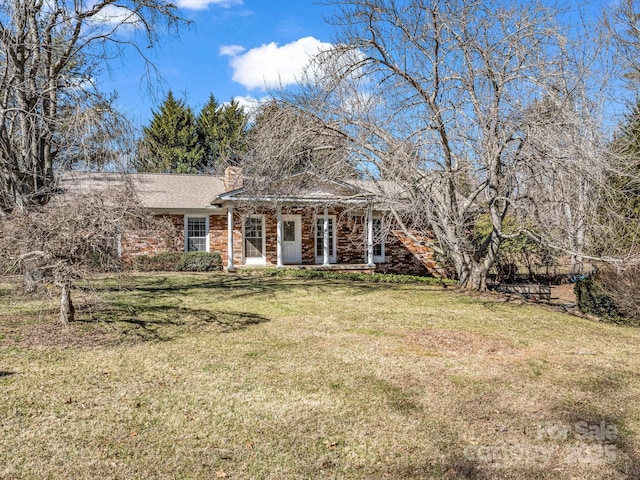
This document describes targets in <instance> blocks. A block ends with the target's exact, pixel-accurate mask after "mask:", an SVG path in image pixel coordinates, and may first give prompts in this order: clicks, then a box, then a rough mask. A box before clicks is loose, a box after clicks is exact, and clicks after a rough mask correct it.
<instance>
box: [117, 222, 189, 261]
mask: <svg viewBox="0 0 640 480" xmlns="http://www.w3.org/2000/svg"><path fill="white" fill-rule="evenodd" d="M166 220H167V225H166V231H164V232H161V233H160V234H159V233H158V232H157V231H145V230H140V231H135V232H133V231H126V232H123V234H122V236H121V238H120V245H121V248H122V260H123V262H124V263H125V264H130V263H131V261H132V259H133V257H137V256H140V255H155V254H157V253H162V252H181V251H182V250H184V217H183V216H182V215H166Z"/></svg>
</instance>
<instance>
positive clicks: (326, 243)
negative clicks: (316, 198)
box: [322, 208, 335, 266]
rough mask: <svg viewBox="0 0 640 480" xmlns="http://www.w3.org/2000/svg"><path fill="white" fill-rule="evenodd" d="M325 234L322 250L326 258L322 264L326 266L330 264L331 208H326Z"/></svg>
mask: <svg viewBox="0 0 640 480" xmlns="http://www.w3.org/2000/svg"><path fill="white" fill-rule="evenodd" d="M333 228H335V225H334V226H333ZM323 233H324V236H323V239H322V247H323V248H322V252H323V254H324V259H323V262H322V264H323V265H324V266H328V265H329V209H328V208H325V209H324V230H323Z"/></svg>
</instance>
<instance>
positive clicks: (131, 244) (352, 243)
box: [122, 207, 440, 276]
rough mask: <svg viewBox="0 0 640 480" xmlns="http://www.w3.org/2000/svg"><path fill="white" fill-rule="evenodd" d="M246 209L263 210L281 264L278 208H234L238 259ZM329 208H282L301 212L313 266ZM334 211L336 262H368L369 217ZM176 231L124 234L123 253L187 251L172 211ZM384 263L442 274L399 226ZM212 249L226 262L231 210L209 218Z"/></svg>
mask: <svg viewBox="0 0 640 480" xmlns="http://www.w3.org/2000/svg"><path fill="white" fill-rule="evenodd" d="M247 214H258V215H264V220H265V221H264V223H265V225H264V235H265V257H266V263H267V265H276V263H277V258H276V252H277V245H276V239H277V235H276V228H277V222H276V212H275V209H262V210H258V211H249V210H242V209H239V208H236V209H234V218H233V260H234V263H235V264H236V265H242V264H243V238H242V232H243V226H242V218H244V216H245V215H247ZM323 214H324V211H323V210H322V209H320V210H316V209H314V208H304V207H300V208H293V207H289V208H283V209H282V215H300V218H301V234H302V238H301V250H302V262H301V263H302V265H314V264H315V263H316V261H315V260H316V256H315V238H316V236H315V218H316V215H317V216H318V217H322V216H323ZM329 215H334V216H335V217H336V234H337V243H336V247H337V252H336V253H337V263H338V264H341V263H342V264H363V263H364V262H365V251H366V242H365V233H364V232H365V228H366V217H364V216H363V215H353V214H352V213H349V212H347V211H344V210H341V209H337V208H332V209H329ZM166 217H167V218H168V219H169V221H170V225H171V226H172V229H170V230H171V231H172V232H173V238H168V237H167V238H157V236H153V235H148V234H145V232H127V233H126V234H125V235H123V238H122V247H123V258H124V259H126V260H128V261H130V259H131V258H132V257H134V256H137V255H149V254H156V253H160V252H163V251H182V250H183V249H184V217H183V216H182V215H167V216H166ZM385 230H386V232H387V233H386V238H385V262H384V263H379V264H377V265H376V271H377V272H384V273H401V274H411V275H423V276H440V274H439V272H440V269H439V267H438V264H437V263H436V261H435V259H434V253H433V250H432V249H431V248H429V247H428V246H427V245H425V243H426V242H427V241H428V240H429V239H428V238H424V239H422V240H423V241H421V242H415V241H414V240H412V239H410V238H409V237H408V236H407V235H406V234H404V232H402V231H401V230H398V229H389V228H386V229H385ZM209 249H210V251H212V252H218V253H220V256H221V257H222V262H223V265H226V264H227V215H226V214H224V215H211V216H210V217H209Z"/></svg>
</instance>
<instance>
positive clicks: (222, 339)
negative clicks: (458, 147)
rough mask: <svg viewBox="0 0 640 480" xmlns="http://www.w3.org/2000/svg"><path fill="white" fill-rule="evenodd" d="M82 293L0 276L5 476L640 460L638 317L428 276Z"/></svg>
mask: <svg viewBox="0 0 640 480" xmlns="http://www.w3.org/2000/svg"><path fill="white" fill-rule="evenodd" d="M76 293H77V295H78V296H79V302H78V303H79V318H80V321H79V322H77V323H75V324H73V325H70V326H69V327H62V326H59V325H57V324H55V323H54V322H55V319H56V315H55V312H54V310H53V309H54V307H55V298H52V299H50V300H46V301H41V300H38V299H36V298H34V297H21V296H19V295H18V294H17V290H16V289H15V286H14V285H11V284H0V353H1V356H0V358H1V360H0V389H1V391H2V399H3V402H2V403H1V404H0V419H1V424H0V478H7V479H8V478H11V479H13V478H77V479H83V478H123V479H124V478H127V479H129V478H243V479H254V478H278V479H279V478H287V479H288V478H301V479H303V478H320V477H327V478H392V479H397V478H433V479H441V478H451V479H454V478H463V479H464V478H478V479H481V478H491V479H504V478H507V479H508V478H513V479H520V478H527V479H530V478H539V479H547V478H549V479H551V478H566V479H570V478H571V479H574V478H585V479H611V478H614V479H615V478H620V479H622V478H639V477H640V450H639V448H640V437H639V436H638V434H639V433H640V405H639V404H638V398H640V391H639V387H640V378H639V377H640V373H639V372H640V355H639V353H640V341H639V340H640V331H638V330H634V329H631V328H627V327H617V326H612V325H607V324H601V323H596V322H593V321H589V320H585V319H580V318H576V317H572V316H569V315H565V314H561V313H558V312H555V311H553V310H552V309H550V308H547V307H541V306H531V305H527V304H519V305H516V304H512V303H510V302H503V301H502V300H501V298H500V297H482V296H479V297H478V296H468V295H464V294H459V293H456V292H451V291H441V290H440V289H437V288H434V287H428V286H422V285H381V284H363V283H352V282H339V281H326V280H309V279H283V278H252V277H249V276H227V275H222V274H217V275H211V274H192V275H171V276H163V275H151V276H139V277H133V278H131V279H128V280H127V279H122V280H119V279H107V280H102V281H101V282H100V283H99V287H98V292H97V294H95V295H97V297H95V296H94V294H89V293H84V294H83V293H82V292H76ZM96 298H99V299H100V303H99V304H98V305H97V306H96V305H95V299H96ZM89 300H92V301H91V302H90V301H89ZM90 304H93V306H92V307H91V308H89V305H90ZM603 424H604V425H605V426H606V427H607V428H615V432H612V431H609V432H608V433H609V435H608V436H606V438H600V439H598V438H592V437H594V436H595V435H594V434H591V435H586V436H581V434H583V433H585V432H587V433H589V432H592V433H593V432H595V433H598V432H597V431H596V430H597V429H598V428H600V426H601V425H603ZM589 429H591V430H589ZM604 433H607V432H604ZM586 437H589V438H586Z"/></svg>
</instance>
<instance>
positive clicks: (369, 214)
mask: <svg viewBox="0 0 640 480" xmlns="http://www.w3.org/2000/svg"><path fill="white" fill-rule="evenodd" d="M367 265H368V266H369V267H375V263H373V208H372V207H371V205H369V207H368V208H367Z"/></svg>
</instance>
